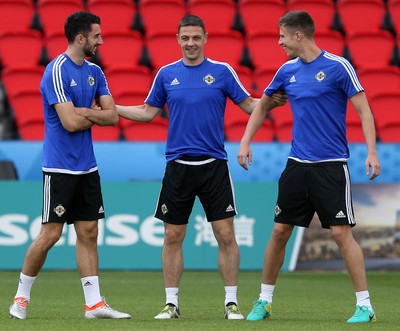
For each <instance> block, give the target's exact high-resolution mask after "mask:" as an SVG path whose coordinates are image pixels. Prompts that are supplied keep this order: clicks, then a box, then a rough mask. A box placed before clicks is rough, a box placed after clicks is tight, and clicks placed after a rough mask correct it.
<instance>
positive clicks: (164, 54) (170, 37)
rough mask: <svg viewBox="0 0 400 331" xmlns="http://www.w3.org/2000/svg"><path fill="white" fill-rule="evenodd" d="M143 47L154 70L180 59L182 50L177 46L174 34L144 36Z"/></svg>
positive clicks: (161, 33)
mask: <svg viewBox="0 0 400 331" xmlns="http://www.w3.org/2000/svg"><path fill="white" fill-rule="evenodd" d="M145 45H146V47H147V50H148V53H149V57H150V62H151V65H152V66H153V67H154V68H160V67H162V66H164V65H166V64H168V63H171V62H174V61H177V60H179V59H181V58H182V49H181V47H180V45H179V44H178V40H177V39H176V34H173V33H170V32H158V33H152V34H149V35H146V36H145Z"/></svg>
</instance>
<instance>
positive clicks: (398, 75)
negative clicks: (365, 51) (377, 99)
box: [357, 66, 400, 100]
mask: <svg viewBox="0 0 400 331" xmlns="http://www.w3.org/2000/svg"><path fill="white" fill-rule="evenodd" d="M357 74H358V79H359V80H360V83H361V85H362V86H363V87H364V90H365V93H366V95H367V98H368V100H371V98H372V97H373V96H375V95H376V94H380V93H383V92H398V91H400V68H398V67H395V66H384V67H376V68H364V69H360V70H358V71H357Z"/></svg>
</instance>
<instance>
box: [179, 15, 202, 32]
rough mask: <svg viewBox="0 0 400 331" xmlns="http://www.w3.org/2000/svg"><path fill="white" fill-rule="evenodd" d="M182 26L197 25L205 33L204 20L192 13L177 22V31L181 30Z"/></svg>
mask: <svg viewBox="0 0 400 331" xmlns="http://www.w3.org/2000/svg"><path fill="white" fill-rule="evenodd" d="M183 26H199V27H201V28H202V30H203V32H204V34H206V26H205V24H204V21H203V20H202V19H201V18H200V17H198V16H194V15H186V16H184V17H183V18H182V19H181V21H180V22H179V26H178V33H179V31H180V30H181V27H183Z"/></svg>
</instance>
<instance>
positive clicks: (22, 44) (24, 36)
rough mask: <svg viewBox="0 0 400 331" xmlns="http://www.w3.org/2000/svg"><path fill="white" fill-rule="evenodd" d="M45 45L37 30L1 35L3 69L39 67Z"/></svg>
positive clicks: (0, 53)
mask: <svg viewBox="0 0 400 331" xmlns="http://www.w3.org/2000/svg"><path fill="white" fill-rule="evenodd" d="M42 49H43V43H42V36H41V35H40V33H39V32H38V31H36V30H27V31H19V32H7V33H2V34H0V57H1V63H2V65H3V67H21V66H27V67H32V66H37V65H39V62H40V57H41V54H42Z"/></svg>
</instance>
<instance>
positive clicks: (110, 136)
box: [92, 125, 122, 141]
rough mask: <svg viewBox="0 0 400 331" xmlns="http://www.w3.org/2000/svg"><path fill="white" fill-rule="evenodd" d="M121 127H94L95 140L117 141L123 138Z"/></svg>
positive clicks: (93, 135)
mask: <svg viewBox="0 0 400 331" xmlns="http://www.w3.org/2000/svg"><path fill="white" fill-rule="evenodd" d="M121 135H122V132H121V128H120V127H119V126H118V125H117V126H98V125H94V126H93V127H92V139H93V141H117V140H119V139H120V138H121Z"/></svg>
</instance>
